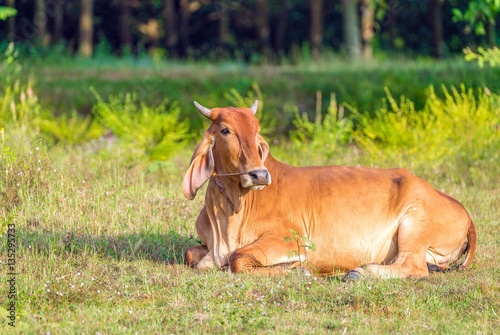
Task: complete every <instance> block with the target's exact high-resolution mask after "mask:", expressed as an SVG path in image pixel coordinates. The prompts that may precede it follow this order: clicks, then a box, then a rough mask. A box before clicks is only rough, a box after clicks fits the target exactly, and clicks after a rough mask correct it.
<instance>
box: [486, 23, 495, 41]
mask: <svg viewBox="0 0 500 335" xmlns="http://www.w3.org/2000/svg"><path fill="white" fill-rule="evenodd" d="M495 28H496V27H495V21H494V20H488V21H487V22H486V40H487V41H488V45H489V46H490V47H494V46H496V45H497V43H496V36H495Z"/></svg>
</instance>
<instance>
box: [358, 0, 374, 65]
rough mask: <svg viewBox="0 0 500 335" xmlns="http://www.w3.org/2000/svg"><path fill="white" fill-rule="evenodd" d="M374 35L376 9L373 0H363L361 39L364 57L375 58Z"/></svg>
mask: <svg viewBox="0 0 500 335" xmlns="http://www.w3.org/2000/svg"><path fill="white" fill-rule="evenodd" d="M373 35H374V9H373V2H372V0H362V1H361V39H362V46H363V58H364V59H366V60H369V59H372V58H373V45H372V39H373Z"/></svg>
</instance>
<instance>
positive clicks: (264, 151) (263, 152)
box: [257, 134, 269, 163]
mask: <svg viewBox="0 0 500 335" xmlns="http://www.w3.org/2000/svg"><path fill="white" fill-rule="evenodd" d="M257 141H258V143H259V155H260V158H261V159H262V163H264V161H265V160H266V158H267V155H268V154H269V144H267V142H266V140H265V139H264V137H262V136H261V135H260V134H258V135H257Z"/></svg>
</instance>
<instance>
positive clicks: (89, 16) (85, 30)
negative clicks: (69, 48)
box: [78, 0, 94, 57]
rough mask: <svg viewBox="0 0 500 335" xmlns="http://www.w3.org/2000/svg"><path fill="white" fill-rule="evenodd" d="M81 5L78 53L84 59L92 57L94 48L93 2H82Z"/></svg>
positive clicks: (84, 0)
mask: <svg viewBox="0 0 500 335" xmlns="http://www.w3.org/2000/svg"><path fill="white" fill-rule="evenodd" d="M81 5H82V8H81V14H80V35H79V39H78V53H79V54H80V55H82V56H84V57H91V56H92V52H93V46H94V45H93V37H94V36H93V35H94V21H93V7H94V6H93V5H94V4H93V0H81Z"/></svg>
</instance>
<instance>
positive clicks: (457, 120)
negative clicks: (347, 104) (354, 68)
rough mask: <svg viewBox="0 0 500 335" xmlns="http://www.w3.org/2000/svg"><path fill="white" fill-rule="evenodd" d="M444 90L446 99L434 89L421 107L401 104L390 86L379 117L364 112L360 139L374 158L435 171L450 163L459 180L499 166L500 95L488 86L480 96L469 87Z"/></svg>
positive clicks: (358, 139) (440, 170) (407, 102)
mask: <svg viewBox="0 0 500 335" xmlns="http://www.w3.org/2000/svg"><path fill="white" fill-rule="evenodd" d="M442 90H443V94H444V98H440V97H438V95H437V94H436V92H435V90H434V88H433V87H430V88H429V90H428V97H427V101H426V104H425V107H424V108H423V109H422V110H417V109H416V108H415V105H414V104H413V102H412V101H410V100H409V99H407V98H405V97H401V100H400V102H399V103H398V102H397V101H396V100H395V99H394V98H393V97H392V95H391V94H390V92H389V90H388V89H386V93H387V99H386V103H385V107H383V108H380V109H378V110H377V111H376V112H375V116H370V115H368V114H364V115H361V116H360V123H359V127H358V129H357V131H356V132H355V134H354V137H355V140H356V142H357V143H359V144H360V145H361V146H362V148H364V149H365V150H366V151H367V152H368V154H370V156H371V157H372V159H374V160H378V161H382V160H386V161H393V162H394V163H396V164H397V165H403V166H412V167H413V168H414V169H417V170H420V171H427V172H431V171H432V172H434V173H440V172H442V170H443V167H446V166H449V167H452V170H453V171H455V172H454V173H455V176H456V177H457V178H459V179H465V180H478V179H477V178H480V173H481V172H480V171H481V170H482V169H483V168H485V167H487V168H488V169H489V170H491V168H494V169H497V170H498V162H499V161H500V150H499V148H500V130H499V125H500V98H499V96H498V95H496V94H491V92H489V90H487V89H483V90H478V91H477V92H476V94H474V91H473V90H472V89H466V88H465V86H464V85H462V86H461V87H460V89H456V88H454V87H453V88H451V89H447V88H446V87H444V86H443V87H442ZM450 171H451V169H449V170H447V172H446V173H450ZM497 172H499V171H497ZM490 175H491V173H490ZM450 177H451V176H450Z"/></svg>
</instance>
